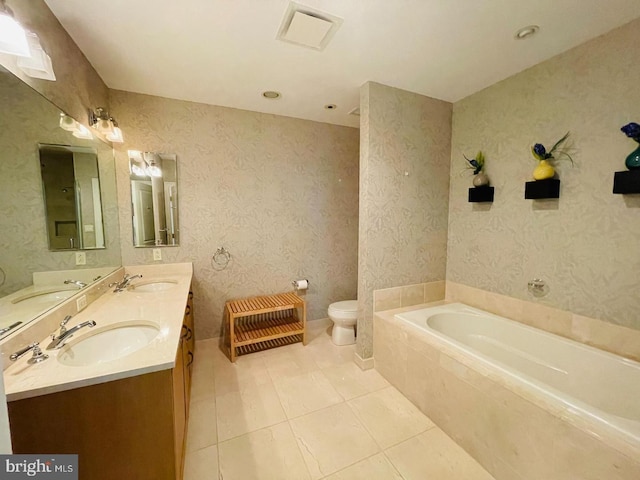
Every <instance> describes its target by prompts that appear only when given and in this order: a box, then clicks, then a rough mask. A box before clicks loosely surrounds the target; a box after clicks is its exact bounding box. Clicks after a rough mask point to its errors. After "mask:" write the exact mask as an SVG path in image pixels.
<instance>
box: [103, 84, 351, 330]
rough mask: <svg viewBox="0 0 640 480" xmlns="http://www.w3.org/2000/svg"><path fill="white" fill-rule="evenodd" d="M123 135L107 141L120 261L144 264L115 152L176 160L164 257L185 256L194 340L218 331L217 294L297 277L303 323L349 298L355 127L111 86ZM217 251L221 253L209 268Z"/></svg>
mask: <svg viewBox="0 0 640 480" xmlns="http://www.w3.org/2000/svg"><path fill="white" fill-rule="evenodd" d="M111 105H112V110H113V114H114V115H115V116H116V118H117V119H118V121H119V122H120V125H121V126H122V128H123V131H124V133H125V140H126V143H124V144H123V145H118V146H116V164H117V176H118V194H119V202H118V206H119V212H120V226H121V232H122V234H121V240H122V261H123V264H124V265H135V264H143V263H152V262H153V260H152V251H151V249H145V248H143V249H139V248H138V249H136V248H133V246H132V229H131V207H130V205H131V197H130V188H129V171H128V159H127V149H135V150H143V151H144V150H150V151H156V152H160V153H175V154H177V156H178V190H179V206H180V246H179V247H167V248H163V249H162V254H163V261H164V262H178V261H180V262H181V261H189V262H193V263H194V277H195V309H196V329H197V335H198V337H199V338H206V337H211V336H216V335H218V334H219V329H220V322H221V316H222V312H223V308H224V302H225V300H227V299H231V298H237V297H243V296H250V295H257V294H265V293H275V292H280V291H287V290H291V288H292V287H291V281H292V280H294V279H298V278H307V279H309V281H310V284H311V287H310V289H309V292H308V293H307V295H306V299H307V302H308V318H309V319H318V318H326V316H327V314H326V309H327V307H328V305H329V303H331V302H335V301H339V300H346V299H349V298H355V295H356V283H357V236H358V223H357V222H358V220H357V219H358V130H357V129H355V128H348V127H340V126H335V125H329V124H323V123H316V122H311V121H306V120H298V119H294V118H288V117H280V116H275V115H267V114H261V113H255V112H248V111H243V110H236V109H231V108H223V107H215V106H210V105H203V104H197V103H190V102H183V101H177V100H169V99H164V98H159V97H153V96H148V95H139V94H134V93H127V92H121V91H112V97H111ZM220 246H224V247H225V248H226V249H228V250H229V251H230V252H231V254H232V256H233V259H232V261H231V263H230V264H229V266H228V267H227V269H226V270H222V271H216V270H214V269H213V268H212V266H211V256H212V255H213V253H214V252H215V250H216V248H218V247H220Z"/></svg>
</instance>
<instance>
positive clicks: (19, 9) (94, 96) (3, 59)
mask: <svg viewBox="0 0 640 480" xmlns="http://www.w3.org/2000/svg"><path fill="white" fill-rule="evenodd" d="M6 4H7V6H8V7H9V8H10V9H11V10H13V14H14V16H15V18H16V20H18V21H19V22H20V23H21V24H22V26H23V27H25V28H26V29H27V30H29V31H31V32H34V33H36V34H37V35H38V37H39V38H40V43H41V44H42V46H43V48H44V50H45V52H47V53H48V54H49V56H50V57H51V61H52V63H53V70H54V71H55V74H56V79H57V81H55V82H50V81H48V80H39V79H37V78H31V77H28V76H27V75H25V74H24V73H22V71H21V70H19V69H18V67H17V64H16V61H17V60H16V57H14V56H12V55H6V54H1V53H0V64H1V65H3V66H4V67H5V68H6V69H7V70H9V71H10V72H12V73H13V74H14V75H16V76H17V77H18V78H20V79H22V81H23V82H25V83H26V84H27V85H30V86H31V87H32V88H33V89H35V90H36V91H38V92H40V93H41V94H42V95H44V96H45V97H46V98H47V99H49V100H50V101H51V102H53V103H54V104H56V105H57V106H58V107H59V108H61V109H62V110H64V111H65V112H66V113H67V114H69V115H71V116H72V117H74V118H75V119H76V120H78V121H79V122H80V123H82V124H84V125H87V124H88V118H87V109H88V108H92V109H95V108H96V107H108V106H109V105H108V100H109V92H108V89H107V86H106V85H105V84H104V82H103V81H102V79H101V78H100V76H99V75H98V73H97V72H96V71H95V70H94V68H93V67H92V66H91V64H90V63H89V61H88V60H87V59H86V57H85V56H84V54H83V53H82V52H81V51H80V49H79V48H78V46H77V45H76V44H75V42H74V41H73V40H72V38H71V37H70V36H69V34H68V33H67V31H66V30H65V29H64V28H62V25H60V22H59V21H58V19H57V18H56V17H55V16H54V15H53V13H51V10H49V7H47V5H46V4H45V2H44V0H29V1H24V0H6ZM92 28H99V26H98V25H94V26H92Z"/></svg>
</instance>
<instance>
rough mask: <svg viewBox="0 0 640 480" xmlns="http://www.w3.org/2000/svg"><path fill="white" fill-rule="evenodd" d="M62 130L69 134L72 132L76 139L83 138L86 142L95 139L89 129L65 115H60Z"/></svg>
mask: <svg viewBox="0 0 640 480" xmlns="http://www.w3.org/2000/svg"><path fill="white" fill-rule="evenodd" d="M60 128H62V129H63V130H66V131H67V132H71V134H72V135H73V136H74V137H76V138H83V139H85V140H92V139H93V135H92V134H91V132H90V131H89V129H88V128H87V127H85V126H84V125H81V124H80V123H78V122H77V121H76V120H74V119H73V118H72V117H70V116H69V115H66V114H64V113H61V114H60Z"/></svg>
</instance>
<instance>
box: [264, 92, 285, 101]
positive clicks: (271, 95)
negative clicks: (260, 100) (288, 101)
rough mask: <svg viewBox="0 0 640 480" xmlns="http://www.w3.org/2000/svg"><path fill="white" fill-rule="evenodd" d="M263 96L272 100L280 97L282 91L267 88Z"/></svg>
mask: <svg viewBox="0 0 640 480" xmlns="http://www.w3.org/2000/svg"><path fill="white" fill-rule="evenodd" d="M262 96H263V97H264V98H268V99H270V100H275V99H276V98H280V97H281V96H282V95H281V94H280V92H276V91H273V90H267V91H266V92H262Z"/></svg>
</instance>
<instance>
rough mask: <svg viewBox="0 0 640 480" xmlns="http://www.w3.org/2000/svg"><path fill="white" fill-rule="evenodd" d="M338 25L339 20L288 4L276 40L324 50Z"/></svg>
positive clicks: (340, 20) (316, 11)
mask: <svg viewBox="0 0 640 480" xmlns="http://www.w3.org/2000/svg"><path fill="white" fill-rule="evenodd" d="M340 25H342V19H341V18H338V17H336V16H334V15H329V14H328V13H324V12H320V11H318V10H315V9H313V8H310V7H307V6H306V5H300V4H298V3H295V2H290V3H289V7H288V8H287V11H286V12H285V14H284V18H283V19H282V23H281V24H280V29H279V30H278V35H277V36H276V38H277V39H278V40H282V41H283V42H288V43H293V44H295V45H300V46H302V47H307V48H312V49H314V50H324V48H325V47H326V46H327V44H328V43H329V41H330V40H331V38H332V37H333V35H335V33H336V31H337V30H338V28H339V27H340Z"/></svg>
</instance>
